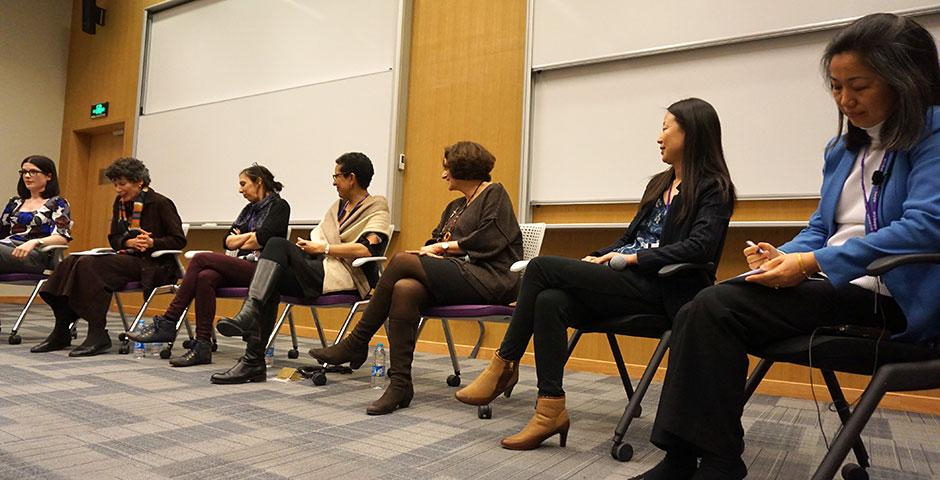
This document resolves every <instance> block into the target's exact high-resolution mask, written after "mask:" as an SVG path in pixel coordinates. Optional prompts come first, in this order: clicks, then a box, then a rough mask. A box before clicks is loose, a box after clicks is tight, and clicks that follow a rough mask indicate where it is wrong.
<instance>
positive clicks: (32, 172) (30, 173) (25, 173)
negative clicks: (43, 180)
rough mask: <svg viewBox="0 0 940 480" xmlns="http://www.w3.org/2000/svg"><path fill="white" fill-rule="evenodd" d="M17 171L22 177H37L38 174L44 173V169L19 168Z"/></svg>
mask: <svg viewBox="0 0 940 480" xmlns="http://www.w3.org/2000/svg"><path fill="white" fill-rule="evenodd" d="M17 173H19V174H20V176H22V177H35V176H37V175H42V174H43V171H42V170H19V171H17Z"/></svg>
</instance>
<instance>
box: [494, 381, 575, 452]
mask: <svg viewBox="0 0 940 480" xmlns="http://www.w3.org/2000/svg"><path fill="white" fill-rule="evenodd" d="M570 426H571V421H570V420H569V419H568V410H566V409H565V397H564V395H562V396H560V397H543V396H539V399H538V401H537V402H536V404H535V415H533V416H532V418H531V419H530V420H529V423H528V424H526V426H525V428H523V429H522V431H521V432H519V433H517V434H515V435H512V436H510V437H506V438H504V439H503V441H502V442H500V443H501V444H502V445H503V448H507V449H509V450H534V449H536V448H538V447H539V446H540V445H541V444H542V442H544V441H545V440H547V439H548V438H549V437H551V436H553V435H555V434H556V433H557V434H560V435H561V446H562V447H564V446H565V443H566V442H567V441H568V427H570Z"/></svg>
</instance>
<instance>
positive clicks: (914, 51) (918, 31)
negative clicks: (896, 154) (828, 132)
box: [820, 13, 940, 152]
mask: <svg viewBox="0 0 940 480" xmlns="http://www.w3.org/2000/svg"><path fill="white" fill-rule="evenodd" d="M849 52H852V53H855V54H856V55H858V57H859V58H860V59H861V60H862V61H863V62H865V64H866V65H867V66H868V67H869V68H871V69H872V70H873V71H874V72H875V73H877V74H878V76H880V77H881V78H882V79H884V81H885V83H887V84H888V86H889V87H890V88H891V90H892V91H893V92H894V94H895V95H896V97H897V100H896V104H895V108H894V111H892V112H891V113H890V114H889V115H888V118H886V119H885V121H884V125H883V126H882V127H881V145H882V146H883V147H884V148H885V149H886V150H906V149H909V148H911V147H913V146H914V145H916V144H917V142H919V141H920V139H921V138H922V137H923V135H924V128H925V125H926V123H925V122H926V113H927V108H928V107H930V106H931V105H938V104H940V63H938V60H937V45H936V43H935V42H934V38H933V35H931V34H930V32H928V31H927V30H926V29H924V27H922V26H921V25H920V24H919V23H917V22H915V21H914V20H911V19H910V18H907V17H901V16H898V15H893V14H890V13H875V14H872V15H866V16H864V17H862V18H860V19H858V20H856V21H854V22H852V23H851V24H850V25H849V26H848V27H845V28H844V29H842V30H841V31H840V32H839V33H837V34H836V36H834V37H832V40H830V41H829V44H828V45H827V46H826V51H825V52H824V53H823V56H822V60H821V62H820V63H821V65H822V71H823V76H824V78H825V79H826V82H827V83H829V82H830V79H829V66H830V65H831V63H832V57H834V56H836V55H838V54H840V53H849ZM843 129H847V130H846V131H845V132H846V133H845V146H846V148H848V149H849V150H850V151H852V152H857V151H859V150H860V149H861V148H863V147H864V146H866V145H868V143H869V142H870V139H869V137H868V134H867V133H865V131H864V130H862V129H861V128H858V127H856V126H855V125H852V124H851V122H846V121H845V115H843V114H842V111H841V110H840V111H839V132H838V134H839V135H842V132H843Z"/></svg>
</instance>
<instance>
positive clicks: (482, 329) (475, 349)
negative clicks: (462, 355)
mask: <svg viewBox="0 0 940 480" xmlns="http://www.w3.org/2000/svg"><path fill="white" fill-rule="evenodd" d="M477 326H478V327H479V328H480V334H479V335H477V343H475V344H473V350H470V355H469V357H468V358H477V355H478V354H479V353H480V345H482V344H483V334H484V333H486V326H485V325H484V324H483V320H480V319H477Z"/></svg>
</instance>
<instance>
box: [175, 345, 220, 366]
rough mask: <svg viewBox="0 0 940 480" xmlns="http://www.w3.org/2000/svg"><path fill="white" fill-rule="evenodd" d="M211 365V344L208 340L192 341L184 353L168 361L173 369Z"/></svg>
mask: <svg viewBox="0 0 940 480" xmlns="http://www.w3.org/2000/svg"><path fill="white" fill-rule="evenodd" d="M208 363H212V342H211V341H209V340H198V339H197V340H193V341H192V342H191V343H190V347H189V350H188V351H186V353H184V354H182V355H180V356H178V357H174V358H171V359H170V365H172V366H174V367H191V366H193V365H205V364H208Z"/></svg>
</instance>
